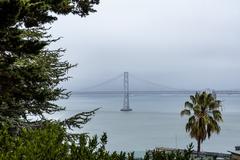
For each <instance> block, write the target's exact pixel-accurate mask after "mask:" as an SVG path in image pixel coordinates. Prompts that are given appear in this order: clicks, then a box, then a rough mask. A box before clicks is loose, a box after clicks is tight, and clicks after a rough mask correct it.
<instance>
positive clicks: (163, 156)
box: [144, 143, 193, 160]
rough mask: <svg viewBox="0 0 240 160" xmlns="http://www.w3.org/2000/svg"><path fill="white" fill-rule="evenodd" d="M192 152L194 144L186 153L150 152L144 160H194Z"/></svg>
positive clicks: (177, 151)
mask: <svg viewBox="0 0 240 160" xmlns="http://www.w3.org/2000/svg"><path fill="white" fill-rule="evenodd" d="M192 152H193V144H192V143H191V144H190V145H189V146H187V149H186V150H184V151H180V150H176V151H170V152H168V151H158V150H153V151H148V152H146V154H145V156H144V160H193V157H192Z"/></svg>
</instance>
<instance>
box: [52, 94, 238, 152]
mask: <svg viewBox="0 0 240 160" xmlns="http://www.w3.org/2000/svg"><path fill="white" fill-rule="evenodd" d="M218 99H220V100H222V104H223V107H222V109H221V110H222V114H223V119H224V122H223V123H221V124H220V126H221V132H220V134H218V135H216V134H214V135H212V137H211V138H210V139H207V140H205V141H204V142H203V144H202V150H203V151H213V152H223V153H227V151H229V150H231V151H232V150H234V147H235V146H236V145H240V95H219V96H218ZM187 100H189V95H162V94H146V95H145V94H137V95H130V108H132V109H133V111H131V112H121V111H120V109H121V108H122V104H123V95H121V94H109V95H80V94H73V95H72V96H71V97H70V98H69V99H67V100H61V101H58V104H59V105H62V106H65V107H66V111H63V112H59V113H57V114H54V115H52V118H55V119H65V118H67V117H70V116H72V115H74V114H76V113H78V112H83V111H84V112H85V111H91V110H93V109H96V108H99V107H100V110H98V111H97V112H96V114H95V116H94V117H93V118H92V120H91V121H90V122H88V123H87V124H86V125H84V126H83V128H82V129H80V130H78V129H76V130H74V132H78V133H89V134H90V135H95V134H97V135H99V136H100V135H102V133H103V132H106V133H107V135H108V144H107V149H108V150H110V151H115V150H116V151H135V153H137V154H140V153H144V152H145V151H146V150H149V149H154V148H155V147H171V148H182V149H183V148H186V146H187V145H188V144H189V143H191V142H193V144H194V146H195V149H196V141H195V140H194V139H191V138H190V136H189V135H188V134H187V133H186V131H185V124H186V122H187V117H181V116H180V111H181V110H182V109H183V106H184V103H185V101H187Z"/></svg>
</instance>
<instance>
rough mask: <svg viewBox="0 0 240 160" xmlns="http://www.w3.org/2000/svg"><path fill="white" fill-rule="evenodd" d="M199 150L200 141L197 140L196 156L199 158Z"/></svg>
mask: <svg viewBox="0 0 240 160" xmlns="http://www.w3.org/2000/svg"><path fill="white" fill-rule="evenodd" d="M200 149H201V141H200V139H198V142H197V156H199V153H200Z"/></svg>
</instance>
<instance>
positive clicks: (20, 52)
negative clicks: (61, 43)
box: [0, 0, 99, 127]
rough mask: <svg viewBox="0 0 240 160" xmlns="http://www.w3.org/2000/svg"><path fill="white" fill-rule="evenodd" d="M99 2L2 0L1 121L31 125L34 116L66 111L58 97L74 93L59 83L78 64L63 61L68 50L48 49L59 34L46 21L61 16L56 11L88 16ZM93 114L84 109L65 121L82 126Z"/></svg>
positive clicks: (0, 48)
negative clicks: (64, 53)
mask: <svg viewBox="0 0 240 160" xmlns="http://www.w3.org/2000/svg"><path fill="white" fill-rule="evenodd" d="M98 3H99V1H98V0H1V1H0V121H6V120H8V121H10V122H12V123H13V124H16V125H21V124H20V123H23V122H27V123H28V124H30V123H29V120H28V116H29V115H34V116H37V117H40V119H44V114H45V113H48V114H52V113H55V112H56V111H61V110H64V107H61V106H58V105H56V104H55V103H54V101H56V100H58V99H61V98H68V97H69V92H67V91H66V90H65V89H63V88H61V87H59V84H60V82H62V81H66V80H68V78H69V77H67V76H66V73H67V71H68V70H69V69H70V68H72V67H74V65H71V64H70V63H69V62H67V61H61V60H60V58H61V54H62V53H63V52H64V51H65V50H64V49H56V50H49V49H48V46H49V45H50V44H51V43H53V42H55V41H57V40H58V38H57V39H53V38H52V36H51V35H50V34H48V33H47V31H48V29H49V28H46V27H45V26H46V24H48V25H49V24H52V23H53V22H54V21H56V20H57V17H56V15H67V14H75V15H79V16H80V17H85V16H87V15H89V14H90V13H92V12H95V10H94V9H93V7H94V6H95V5H96V4H98ZM93 113H94V111H93V112H86V113H79V114H78V115H76V116H74V117H72V119H70V120H66V121H65V122H64V124H65V125H68V126H69V127H71V124H73V125H74V126H76V127H78V126H79V125H80V124H81V123H85V122H87V121H88V120H89V118H88V117H89V116H91V115H92V114H93ZM77 119H78V121H77ZM79 119H80V120H79ZM73 120H75V121H73Z"/></svg>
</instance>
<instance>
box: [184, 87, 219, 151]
mask: <svg viewBox="0 0 240 160" xmlns="http://www.w3.org/2000/svg"><path fill="white" fill-rule="evenodd" d="M190 100H191V101H187V102H185V105H184V109H183V110H182V111H181V116H184V115H186V116H189V119H188V122H187V124H186V132H188V133H189V134H190V136H191V138H195V139H196V140H197V152H198V153H199V152H200V148H201V143H202V142H203V141H204V140H205V139H206V137H208V138H210V136H211V135H212V133H217V134H218V133H219V132H220V130H221V128H220V126H219V124H218V123H219V122H223V119H222V114H221V112H220V108H221V101H220V100H217V98H216V96H214V94H212V93H208V92H196V94H195V96H190Z"/></svg>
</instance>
